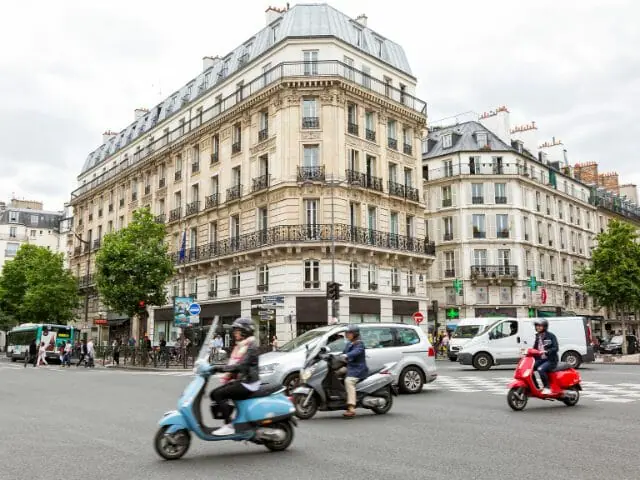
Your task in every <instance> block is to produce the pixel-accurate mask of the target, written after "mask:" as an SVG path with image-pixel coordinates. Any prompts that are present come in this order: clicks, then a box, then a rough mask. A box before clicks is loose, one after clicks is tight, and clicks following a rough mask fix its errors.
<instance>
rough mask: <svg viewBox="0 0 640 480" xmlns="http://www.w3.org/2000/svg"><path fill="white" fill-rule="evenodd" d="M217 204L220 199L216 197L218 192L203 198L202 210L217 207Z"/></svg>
mask: <svg viewBox="0 0 640 480" xmlns="http://www.w3.org/2000/svg"><path fill="white" fill-rule="evenodd" d="M219 203H220V197H219V195H218V192H216V193H212V194H211V195H209V196H208V197H205V199H204V208H205V209H209V208H214V207H217V206H218V204H219Z"/></svg>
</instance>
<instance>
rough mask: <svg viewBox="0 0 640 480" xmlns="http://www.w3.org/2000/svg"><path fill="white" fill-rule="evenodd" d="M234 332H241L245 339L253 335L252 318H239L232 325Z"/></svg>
mask: <svg viewBox="0 0 640 480" xmlns="http://www.w3.org/2000/svg"><path fill="white" fill-rule="evenodd" d="M231 329H232V330H240V332H242V334H243V335H244V336H245V337H250V336H251V335H253V322H252V321H251V319H250V318H242V317H241V318H238V319H236V321H235V322H233V323H232V324H231Z"/></svg>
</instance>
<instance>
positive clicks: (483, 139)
mask: <svg viewBox="0 0 640 480" xmlns="http://www.w3.org/2000/svg"><path fill="white" fill-rule="evenodd" d="M476 141H477V142H478V146H479V147H484V146H485V145H487V144H488V141H487V132H478V133H476Z"/></svg>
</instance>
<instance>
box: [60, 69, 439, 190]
mask: <svg viewBox="0 0 640 480" xmlns="http://www.w3.org/2000/svg"><path fill="white" fill-rule="evenodd" d="M305 65H307V66H308V62H307V63H305V62H303V61H299V62H283V63H280V64H277V65H274V66H273V67H272V68H271V69H270V70H269V71H268V72H264V73H262V72H261V73H260V74H259V75H256V77H255V78H253V79H252V80H250V81H248V82H247V83H245V85H244V88H243V92H244V98H245V99H248V98H250V97H253V96H256V95H258V94H259V93H261V92H263V91H264V90H265V89H268V88H272V87H273V86H275V85H278V84H281V83H282V84H283V83H285V82H289V81H296V80H297V79H301V78H304V79H307V80H308V78H309V75H306V76H305ZM313 65H314V71H313V72H312V77H320V78H331V79H336V81H337V82H341V81H342V82H344V83H348V84H349V88H358V89H361V90H366V91H368V92H373V93H374V94H377V95H381V96H384V97H386V99H387V100H388V101H389V102H392V103H395V104H397V105H398V106H399V107H400V108H403V109H406V110H412V113H414V114H418V115H421V116H426V114H427V105H426V103H425V102H424V101H422V100H420V99H418V98H416V97H413V96H411V95H409V94H407V93H406V92H404V91H402V90H401V89H399V88H395V87H393V86H391V85H389V84H387V83H386V82H383V81H382V80H379V79H377V78H374V77H372V76H371V74H368V73H365V72H361V71H359V70H356V69H355V68H353V67H352V66H350V65H346V64H345V63H343V62H340V61H337V60H330V61H318V62H314V64H313ZM236 105H237V102H236V92H232V93H231V94H230V95H229V96H228V97H227V98H223V99H222V101H221V102H216V104H215V105H211V106H210V107H208V108H206V109H205V110H203V111H202V113H201V114H200V115H198V116H197V117H196V118H193V119H192V120H190V121H188V122H186V123H185V125H182V126H178V127H176V128H175V129H173V130H172V131H170V132H169V133H168V134H166V135H161V136H159V137H158V138H157V139H156V140H155V141H154V142H153V143H152V144H151V148H149V149H145V150H143V151H141V152H139V153H138V154H137V155H134V156H133V157H130V158H129V159H127V160H125V161H124V162H119V163H118V165H116V166H114V167H112V168H110V169H109V170H107V171H106V172H104V173H102V174H101V175H99V176H97V177H96V178H94V179H92V180H91V181H89V182H87V183H86V184H85V185H82V186H80V187H78V188H77V189H76V190H75V191H74V192H73V193H72V198H73V199H74V202H77V201H80V200H81V199H82V197H83V196H84V195H85V194H86V193H88V192H89V191H91V190H92V189H94V188H96V187H98V186H100V185H102V184H105V183H107V182H110V181H112V180H113V179H115V178H117V177H119V176H121V174H122V173H124V172H127V173H129V172H132V171H133V170H134V169H137V168H139V166H140V163H141V162H142V161H144V160H146V159H147V158H149V157H152V156H155V155H162V154H164V153H166V152H167V150H168V149H169V148H170V146H171V145H173V144H175V143H176V142H178V141H180V140H181V139H182V138H183V137H184V136H185V135H191V134H192V133H193V130H194V129H195V128H198V127H199V126H200V125H203V126H204V125H205V124H208V123H209V122H210V121H212V120H215V119H217V118H219V117H222V116H224V115H228V112H229V111H230V110H232V109H234V108H236ZM179 112H183V111H182V110H180V109H179V108H174V109H173V110H172V111H171V112H169V115H170V118H172V117H173V116H174V115H176V114H178V113H179ZM133 141H135V140H134V138H133V137H132V138H129V139H127V140H126V141H124V142H122V143H121V145H120V147H119V149H117V150H116V151H115V152H114V153H113V155H112V156H113V157H114V158H115V157H116V156H117V157H119V156H120V155H121V154H122V150H123V149H125V148H130V145H131V143H132V142H133ZM110 160H111V157H109V158H107V161H106V162H105V165H106V164H110V163H111V161H110Z"/></svg>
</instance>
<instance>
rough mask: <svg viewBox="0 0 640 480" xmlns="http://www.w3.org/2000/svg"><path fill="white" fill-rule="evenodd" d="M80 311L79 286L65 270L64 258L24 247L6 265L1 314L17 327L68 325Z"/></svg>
mask: <svg viewBox="0 0 640 480" xmlns="http://www.w3.org/2000/svg"><path fill="white" fill-rule="evenodd" d="M77 307H78V283H77V280H76V279H75V278H74V276H73V275H72V274H71V272H69V271H68V270H66V269H65V268H64V257H63V254H61V253H54V252H52V251H51V250H49V249H48V248H45V247H38V246H35V245H28V244H24V245H22V246H21V247H20V249H19V250H18V252H17V254H16V257H15V258H14V259H13V260H12V261H10V262H7V263H5V264H4V267H3V270H2V276H0V310H1V311H2V312H3V317H4V318H9V319H11V320H12V321H13V322H16V323H26V322H36V323H39V322H50V323H58V324H66V323H67V322H69V321H70V320H73V318H74V310H75V309H76V308H77Z"/></svg>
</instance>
